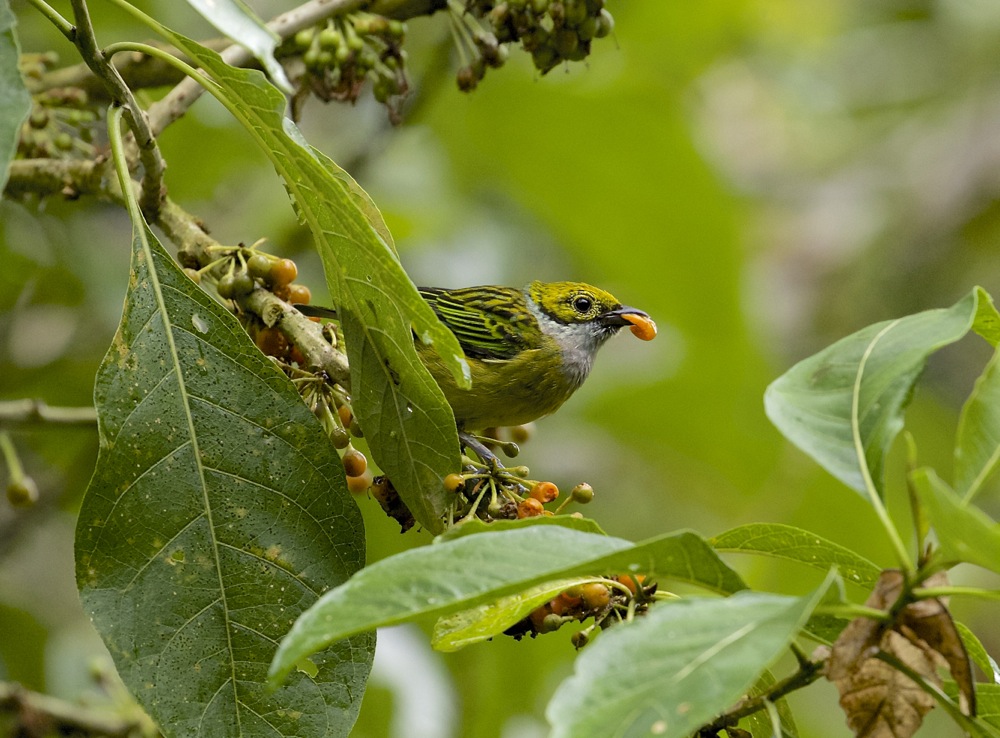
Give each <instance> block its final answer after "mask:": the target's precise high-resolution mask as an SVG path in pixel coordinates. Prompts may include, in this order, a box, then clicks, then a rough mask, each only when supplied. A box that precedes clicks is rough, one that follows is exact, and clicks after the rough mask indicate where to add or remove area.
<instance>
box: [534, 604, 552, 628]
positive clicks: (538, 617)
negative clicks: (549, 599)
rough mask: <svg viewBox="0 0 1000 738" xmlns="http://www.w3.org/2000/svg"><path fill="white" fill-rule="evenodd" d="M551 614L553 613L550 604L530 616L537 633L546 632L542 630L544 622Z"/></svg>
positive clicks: (539, 608)
mask: <svg viewBox="0 0 1000 738" xmlns="http://www.w3.org/2000/svg"><path fill="white" fill-rule="evenodd" d="M551 614H552V611H551V610H550V609H549V605H548V603H545V604H544V605H542V606H541V607H538V608H535V609H534V610H532V611H531V614H530V615H528V618H529V619H530V620H531V624H532V625H533V626H535V630H536V631H537V632H539V633H544V632H545V631H544V630H543V629H542V622H543V621H544V620H545V618H546V617H548V616H549V615H551Z"/></svg>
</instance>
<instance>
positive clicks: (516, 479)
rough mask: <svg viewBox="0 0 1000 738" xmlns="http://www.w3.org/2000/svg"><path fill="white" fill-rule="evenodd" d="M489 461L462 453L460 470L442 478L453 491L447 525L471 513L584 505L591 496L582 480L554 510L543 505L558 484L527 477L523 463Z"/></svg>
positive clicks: (492, 516)
mask: <svg viewBox="0 0 1000 738" xmlns="http://www.w3.org/2000/svg"><path fill="white" fill-rule="evenodd" d="M503 446H514V444H513V443H506V444H503ZM514 448H515V449H516V446H514ZM505 450H506V449H505ZM493 462H494V463H486V464H483V463H478V462H476V461H474V460H473V459H471V458H469V457H468V456H463V457H462V465H463V471H462V473H461V474H449V475H448V476H446V477H445V478H444V482H443V483H444V488H445V490H447V491H448V492H450V493H451V494H453V495H454V501H453V502H452V505H451V508H450V509H449V514H448V525H449V526H451V525H458V524H460V523H462V522H464V521H466V520H470V519H472V518H473V517H478V518H480V519H481V520H485V521H486V522H490V521H492V520H515V519H523V518H533V517H538V516H539V515H557V514H559V513H561V512H562V511H563V510H564V509H565V508H566V507H567V506H568V505H569V504H571V503H573V502H576V503H578V504H581V505H585V504H587V503H588V502H590V501H591V500H593V499H594V488H593V487H591V486H590V485H589V484H587V483H582V484H578V485H577V486H576V487H574V488H573V489H572V491H571V492H570V494H569V496H568V497H566V498H565V499H564V500H563V502H562V503H561V504H560V505H558V506H557V507H556V509H555V510H549V509H547V508H546V507H545V506H546V505H547V504H549V503H550V502H555V501H556V499H557V498H558V497H559V488H558V487H557V486H556V485H555V484H554V483H553V482H546V481H538V480H533V479H528V474H530V470H529V469H528V467H526V466H514V467H504V466H500V465H499V464H497V463H495V459H494V460H493ZM574 514H575V515H577V516H579V513H574Z"/></svg>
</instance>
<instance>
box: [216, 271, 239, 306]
mask: <svg viewBox="0 0 1000 738" xmlns="http://www.w3.org/2000/svg"><path fill="white" fill-rule="evenodd" d="M235 281H236V279H235V275H233V274H226V275H224V276H222V277H220V278H219V283H218V284H216V285H215V289H216V291H218V293H219V297H221V298H223V299H224V300H231V299H232V298H233V294H234V293H233V285H234V283H235Z"/></svg>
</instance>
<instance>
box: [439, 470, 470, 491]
mask: <svg viewBox="0 0 1000 738" xmlns="http://www.w3.org/2000/svg"><path fill="white" fill-rule="evenodd" d="M464 486H465V477H463V476H462V475H461V474H449V475H448V476H446V477H445V478H444V488H445V490H446V491H448V492H451V493H452V494H455V493H456V492H458V491H459V490H460V489H462V487H464Z"/></svg>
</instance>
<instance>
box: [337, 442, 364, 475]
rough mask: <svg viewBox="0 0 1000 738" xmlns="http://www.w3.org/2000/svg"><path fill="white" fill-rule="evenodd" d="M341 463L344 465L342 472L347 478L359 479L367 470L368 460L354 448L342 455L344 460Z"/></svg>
mask: <svg viewBox="0 0 1000 738" xmlns="http://www.w3.org/2000/svg"><path fill="white" fill-rule="evenodd" d="M341 461H342V462H343V464H344V471H345V472H347V476H349V477H360V476H361V475H362V474H364V473H365V470H366V469H367V468H368V459H366V458H365V455H364V454H363V453H361V452H360V451H358V450H357V449H355V448H352V449H351V450H350V451H348V452H347V453H346V454H344V458H342V459H341Z"/></svg>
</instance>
